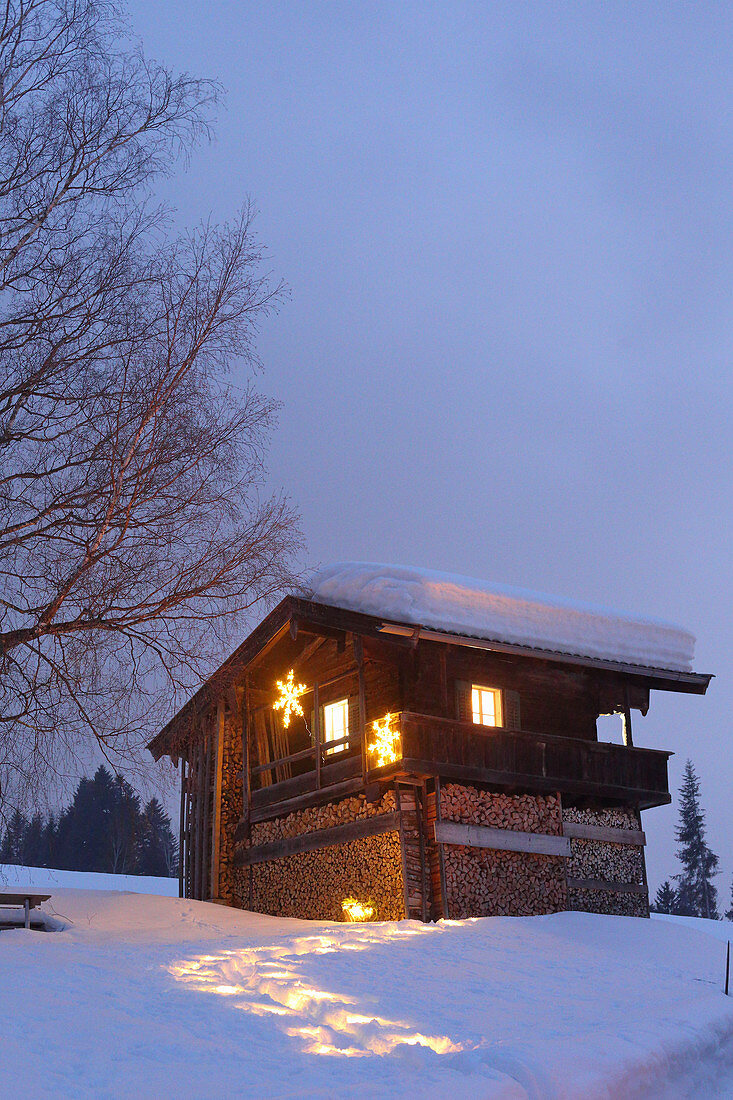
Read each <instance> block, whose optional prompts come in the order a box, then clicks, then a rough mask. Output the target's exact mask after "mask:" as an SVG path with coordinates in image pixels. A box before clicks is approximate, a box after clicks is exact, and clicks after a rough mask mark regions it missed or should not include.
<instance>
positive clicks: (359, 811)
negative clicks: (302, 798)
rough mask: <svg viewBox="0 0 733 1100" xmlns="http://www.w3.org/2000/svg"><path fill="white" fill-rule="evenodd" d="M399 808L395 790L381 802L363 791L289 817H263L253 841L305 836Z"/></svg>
mask: <svg viewBox="0 0 733 1100" xmlns="http://www.w3.org/2000/svg"><path fill="white" fill-rule="evenodd" d="M396 809H397V799H396V795H395V792H394V791H387V793H386V794H385V795H383V796H382V798H381V799H380V800H379V802H372V803H370V802H367V800H366V796H365V795H363V794H357V795H354V796H353V798H344V799H342V800H341V802H333V803H329V804H327V805H325V806H312V807H311V808H309V809H307V810H298V812H297V813H292V814H288V815H287V817H277V818H274V819H273V820H272V821H261V822H259V823H258V824H257V825H253V826H252V833H251V840H250V845H251V846H252V847H256V846H257V845H258V844H270V843H271V842H272V841H274V840H283V839H284V838H286V837H291V836H301V835H302V834H303V833H313V832H316V831H317V830H319V829H332V828H333V827H334V826H336V825H345V824H346V823H347V822H348V821H358V820H360V819H362V818H366V817H376V816H377V815H378V814H389V813H392V812H393V811H394V810H396Z"/></svg>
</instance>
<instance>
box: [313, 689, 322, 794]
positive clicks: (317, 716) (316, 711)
mask: <svg viewBox="0 0 733 1100" xmlns="http://www.w3.org/2000/svg"><path fill="white" fill-rule="evenodd" d="M313 748H314V749H315V752H316V790H317V791H320V789H321V704H320V702H319V701H318V681H316V682H315V683H314V684H313Z"/></svg>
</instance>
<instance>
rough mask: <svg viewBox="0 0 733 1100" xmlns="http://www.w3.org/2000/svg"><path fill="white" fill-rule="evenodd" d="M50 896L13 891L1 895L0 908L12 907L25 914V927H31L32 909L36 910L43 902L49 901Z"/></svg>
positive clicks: (26, 891)
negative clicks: (21, 910)
mask: <svg viewBox="0 0 733 1100" xmlns="http://www.w3.org/2000/svg"><path fill="white" fill-rule="evenodd" d="M50 897H51V895H50V894H32V893H31V892H30V891H29V890H13V891H11V892H9V893H7V892H6V893H4V894H3V893H0V907H2V906H10V905H12V906H13V907H15V908H18V909H20V908H22V909H23V910H24V912H25V927H26V928H30V926H31V909H36V908H37V907H38V906H39V905H40V904H41V902H42V901H48V899H49V898H50Z"/></svg>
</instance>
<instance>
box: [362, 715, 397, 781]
mask: <svg viewBox="0 0 733 1100" xmlns="http://www.w3.org/2000/svg"><path fill="white" fill-rule="evenodd" d="M396 720H397V715H396V714H385V716H384V718H379V719H377V721H376V722H372V730H373V731H374V740H373V741H371V742H370V743H369V744H368V745H367V749H368V750H369V752H370V753H371V754H372V755H373V756H376V761H375V762H374V764H373V767H375V768H383V767H384V766H385V764H394V762H395V761H396V760H399V758H400V756H401V755H402V749H401V746H400V731H399V729H397V728H393V727H392V722H393V721H396Z"/></svg>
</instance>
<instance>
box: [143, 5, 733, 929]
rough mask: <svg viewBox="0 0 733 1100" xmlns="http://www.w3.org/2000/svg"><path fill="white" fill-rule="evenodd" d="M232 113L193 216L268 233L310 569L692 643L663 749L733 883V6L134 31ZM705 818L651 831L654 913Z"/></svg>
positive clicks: (181, 13)
mask: <svg viewBox="0 0 733 1100" xmlns="http://www.w3.org/2000/svg"><path fill="white" fill-rule="evenodd" d="M130 13H131V17H132V22H133V27H134V30H135V32H136V33H137V34H138V35H139V36H140V37H141V39H142V40H143V43H144V46H145V49H146V51H147V52H148V53H149V54H150V55H151V56H153V57H157V58H159V59H161V60H163V61H165V62H166V63H167V64H168V65H170V66H171V67H173V68H177V69H185V70H188V71H190V72H192V73H194V74H196V75H201V76H209V77H214V78H216V79H218V80H220V81H222V83H223V84H224V85H225V87H226V89H227V106H226V111H225V112H224V113H222V115H221V117H220V121H219V125H218V131H217V139H216V142H215V144H214V145H213V147H207V148H205V149H203V150H201V151H200V152H199V153H198V154H197V155H196V156H195V157H194V159H193V161H192V163H191V165H190V168H189V170H188V171H187V172H186V173H185V175H184V174H182V175H180V176H179V177H178V178H177V179H176V180H174V181H173V182H172V183H171V185H170V186H169V187H167V188H166V195H167V196H168V197H169V198H170V199H171V200H172V201H173V202H174V203H175V205H176V206H177V207H178V210H179V213H180V217H181V218H182V219H183V220H184V221H188V222H192V221H195V220H198V219H199V218H201V217H206V216H208V215H209V214H211V215H212V216H213V217H214V218H215V219H217V220H221V219H224V218H226V217H227V216H230V215H232V214H233V213H234V212H235V211H236V209H237V207H238V206H239V205H240V204H241V202H242V201H243V199H244V197H245V196H246V195H251V196H252V197H253V198H254V200H255V202H256V204H257V206H258V208H259V210H260V215H259V218H258V223H257V225H258V232H259V235H260V237H261V239H262V241H263V242H264V243H265V244H266V245H267V248H268V265H269V267H270V268H271V269H272V271H273V272H274V273H275V274H276V275H277V276H278V277H282V278H284V279H285V280H286V282H287V283H288V285H289V287H290V291H291V294H290V298H289V300H287V301H286V302H285V304H284V306H283V308H282V309H281V311H280V313H279V315H278V316H277V317H275V318H273V319H272V320H270V321H268V322H267V324H266V325H265V326H264V327H263V331H262V334H261V339H260V342H259V352H260V355H261V358H262V360H263V363H264V366H265V373H264V375H263V377H262V380H261V384H262V387H263V388H264V389H265V390H266V391H267V392H268V393H269V394H271V395H274V396H276V397H278V398H279V399H280V400H282V401H283V403H284V407H283V411H282V416H281V421H280V428H279V431H278V434H277V436H276V438H275V440H274V444H273V448H272V451H271V461H270V471H271V478H272V481H273V484H276V485H283V486H284V487H285V488H286V489H287V491H288V492H289V493H290V494H291V495H292V496H293V498H294V500H295V502H296V503H297V504H298V505H299V507H300V510H301V512H302V516H303V526H304V531H305V535H306V538H307V543H308V564H318V563H322V562H329V561H335V560H351V559H357V560H371V561H385V562H397V563H403V564H414V565H423V566H427V567H431V568H437V569H444V570H448V571H451V572H460V573H465V574H467V575H469V576H475V577H479V578H484V579H487V580H495V581H498V582H503V583H507V584H516V585H521V586H524V587H528V588H534V589H539V590H541V591H546V592H550V593H556V594H558V595H562V596H567V597H575V598H578V599H583V600H589V601H594V602H600V603H603V604H606V605H610V606H615V607H618V608H619V609H621V610H626V611H630V612H632V613H639V614H640V615H652V616H657V617H661V618H666V619H670V620H672V621H673V622H678V623H680V624H681V625H683V626H685V627H688V628H689V629H691V630H692V631H694V633H695V634H696V635H697V637H698V646H697V659H696V668H697V669H698V670H699V671H702V672H713V673H715V675H716V680H714V681H713V684H712V687H711V689H710V691H709V693H708V696H707V697H706V698H704V699H699V698H697V697H689V698H688V697H686V696H683V695H664V694H660V693H657V694H653V695H652V706H651V710H650V713H649V715H648V716H647V718H646V719H641V718H640V719H639V720H638V722H637V724H636V729H635V737H636V740H637V742H638V743H640V744H643V745H649V746H653V747H657V748H667V749H671V750H674V752H675V753H676V754H677V755H676V756H675V757H673V758H672V760H671V768H670V775H671V784H672V787H673V788H674V789H675V790H676V789H677V787H678V786H679V782H680V778H681V771H682V767H683V764H684V760H685V757H686V756H688V755H689V756H691V757H692V759H693V760H694V762H695V764H696V766H697V769H698V771H699V774H700V777H701V781H702V788H703V796H704V803H705V805H706V807H707V809H708V825H709V842H710V843H711V846H712V847H713V848H714V850H715V851H717V852H718V853H719V854H720V856H721V863H722V867H723V874H721V876H720V878H719V880H718V885H719V888H720V891H721V900H722V901H723V902H724V903H725V904H724V905H723V908H727V906H728V904H729V898H730V881H731V873H732V872H733V853H732V852H731V851H730V849H731V839H732V838H733V823H732V822H731V781H732V779H733V765H732V763H731V752H730V749H729V741H730V736H731V726H732V722H731V713H732V712H733V683H732V679H731V673H732V672H733V661H732V660H731V653H732V650H733V624H732V623H731V574H732V568H731V567H732V566H733V545H732V543H733V539H732V537H731V502H732V500H733V491H732V490H733V486H732V480H733V476H732V475H733V463H732V461H731V459H732V457H733V456H732V454H731V451H732V450H733V447H732V444H731V411H732V408H731V406H732V401H731V392H732V388H733V378H732V376H731V366H730V364H731V287H732V281H731V268H732V261H731V257H732V255H733V252H732V249H731V229H732V224H731V196H732V194H733V189H732V186H731V185H732V183H733V179H732V178H731V177H732V172H731V166H732V164H733V155H732V154H733V150H732V148H731V107H732V105H733V104H732V103H731V100H732V98H733V96H732V90H733V85H732V82H731V76H732V72H731V69H732V64H731V57H732V56H733V53H732V47H733V36H732V34H731V31H732V29H733V8H731V6H730V5H726V4H708V3H695V4H689V3H685V4H677V3H672V2H670V0H665V2H664V3H659V4H653V3H644V4H628V3H623V4H614V3H603V4H600V3H590V4H574V3H569V2H566V0H563V2H562V3H559V2H558V3H554V4H534V3H516V2H512V3H508V4H503V3H495V2H492V3H487V2H485V0H484V2H482V3H475V4H467V3H458V2H456V0H451V2H450V3H443V4H433V3H429V2H426V0H420V2H416V3H399V2H394V0H393V2H390V3H356V2H349V3H313V2H311V0H308V2H307V3H303V2H292V3H273V2H268V3H267V4H262V3H251V2H243V0H236V2H227V3H225V2H221V0H212V2H210V3H207V4H200V3H196V4H194V3H189V4H186V3H182V2H180V0H177V2H175V3H174V2H173V0H157V2H156V3H155V4H150V3H148V2H147V0H146V2H145V3H143V2H142V0H134V2H133V3H132V4H131V5H130ZM675 821H676V808H673V809H659V810H654V811H649V812H648V813H647V814H645V820H644V824H645V827H646V829H647V832H648V836H649V841H650V846H649V848H648V867H649V877H650V883H651V885H652V887H653V888H656V886H657V885H658V883H659V881H660V879H661V878H662V877H664V876H666V875H668V874H671V873H673V872H674V871H675V870H677V867H676V863H675V860H674V843H673V830H674V825H675Z"/></svg>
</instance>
